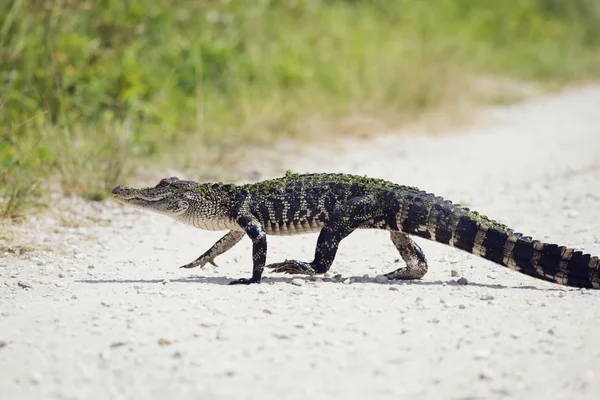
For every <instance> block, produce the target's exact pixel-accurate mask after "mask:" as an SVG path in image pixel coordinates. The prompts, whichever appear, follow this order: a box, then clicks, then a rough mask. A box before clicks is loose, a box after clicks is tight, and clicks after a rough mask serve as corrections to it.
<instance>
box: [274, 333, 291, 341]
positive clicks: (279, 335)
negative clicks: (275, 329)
mask: <svg viewBox="0 0 600 400" xmlns="http://www.w3.org/2000/svg"><path fill="white" fill-rule="evenodd" d="M273 337H274V338H276V339H282V340H286V339H290V338H291V336H290V335H288V334H287V333H274V334H273Z"/></svg>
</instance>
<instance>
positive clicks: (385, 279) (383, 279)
mask: <svg viewBox="0 0 600 400" xmlns="http://www.w3.org/2000/svg"><path fill="white" fill-rule="evenodd" d="M375 282H377V283H386V282H389V278H388V277H387V276H385V275H377V276H376V277H375Z"/></svg>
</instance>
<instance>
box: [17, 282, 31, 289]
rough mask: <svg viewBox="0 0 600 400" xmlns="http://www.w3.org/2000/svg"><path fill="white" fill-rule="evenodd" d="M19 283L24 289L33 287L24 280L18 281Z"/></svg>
mask: <svg viewBox="0 0 600 400" xmlns="http://www.w3.org/2000/svg"><path fill="white" fill-rule="evenodd" d="M17 285H19V287H21V288H23V289H33V286H31V285H30V284H29V283H27V282H23V281H19V282H17Z"/></svg>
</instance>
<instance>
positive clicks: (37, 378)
mask: <svg viewBox="0 0 600 400" xmlns="http://www.w3.org/2000/svg"><path fill="white" fill-rule="evenodd" d="M31 383H33V384H34V385H39V384H41V383H42V376H41V375H40V374H39V373H37V372H34V373H33V374H31Z"/></svg>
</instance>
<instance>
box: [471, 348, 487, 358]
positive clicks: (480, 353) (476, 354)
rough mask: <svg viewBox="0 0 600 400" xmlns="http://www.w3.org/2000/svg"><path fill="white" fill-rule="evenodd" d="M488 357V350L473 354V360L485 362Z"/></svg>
mask: <svg viewBox="0 0 600 400" xmlns="http://www.w3.org/2000/svg"><path fill="white" fill-rule="evenodd" d="M489 356H490V351H489V350H488V349H480V350H478V351H476V352H475V355H474V358H475V359H476V360H485V359H486V358H488V357H489Z"/></svg>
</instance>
